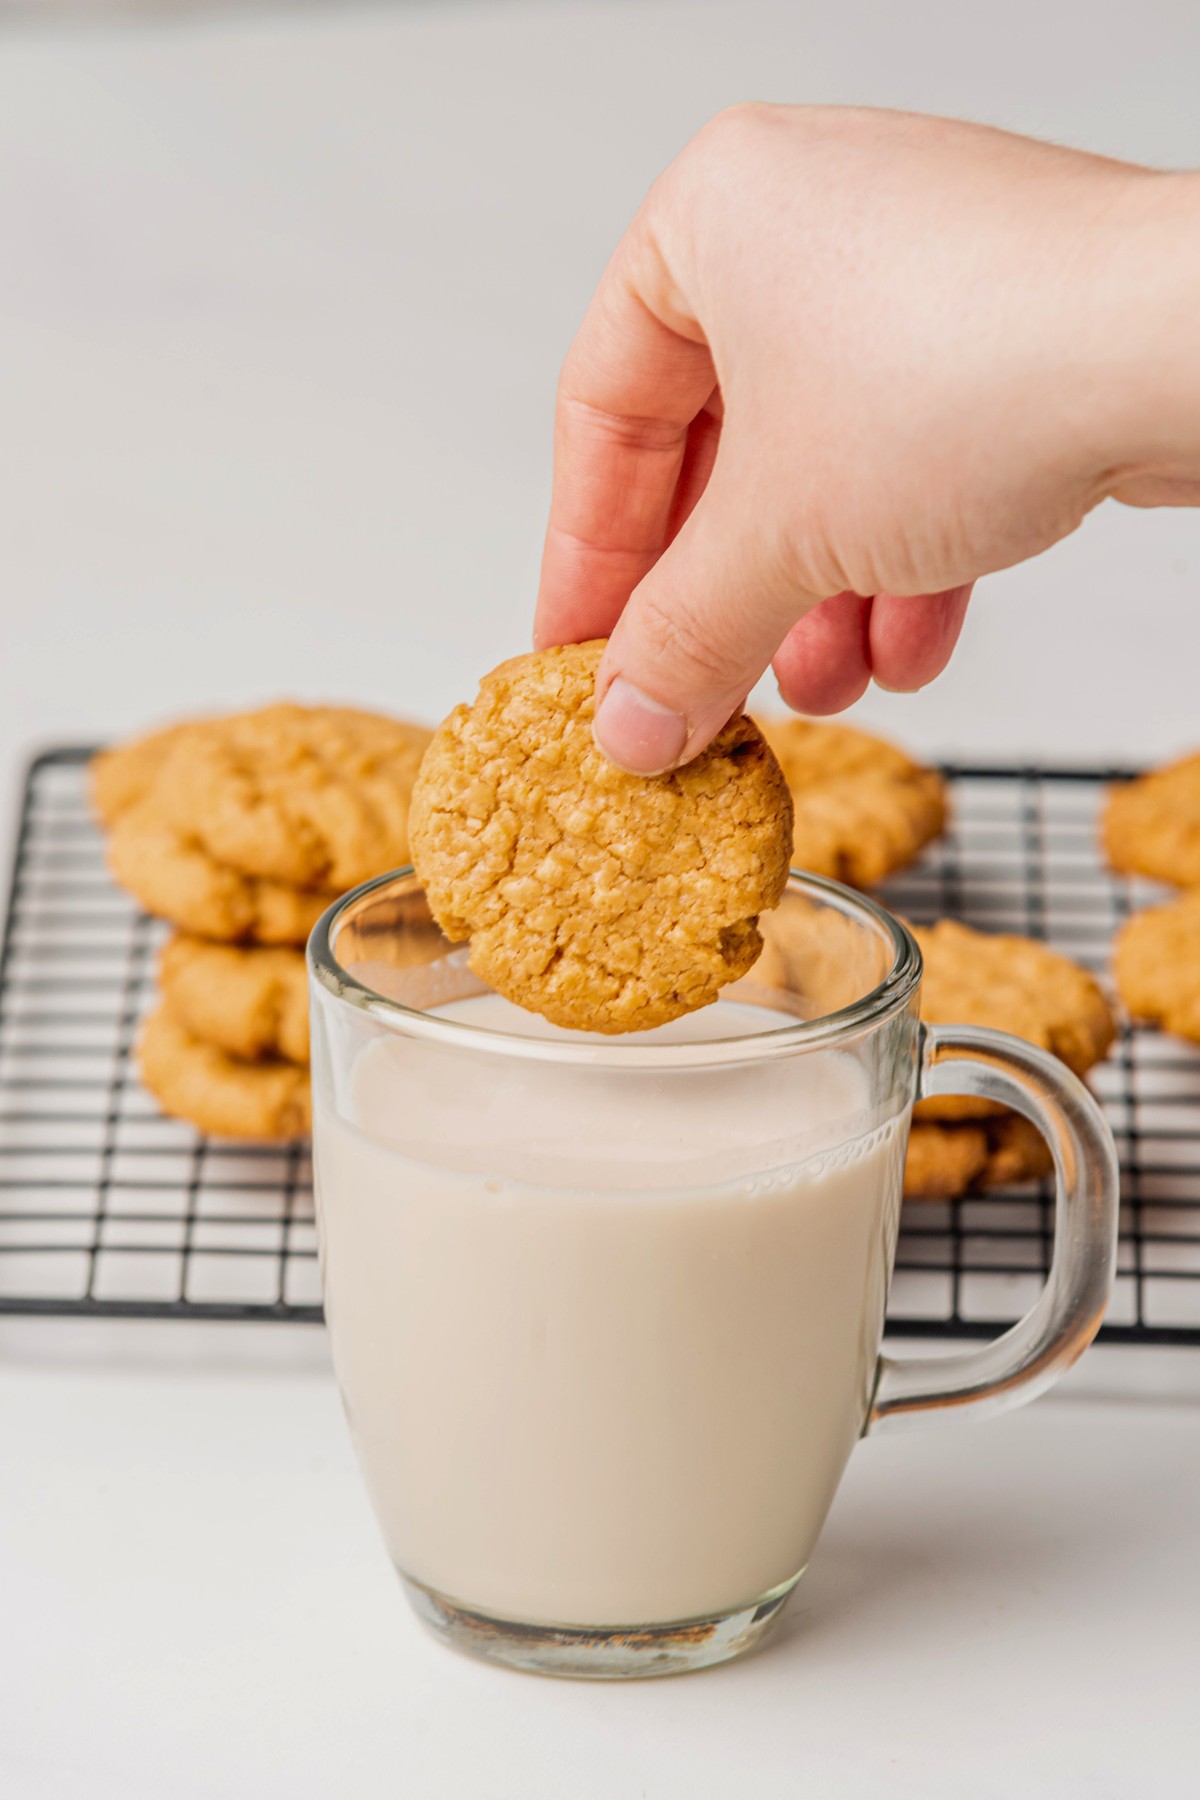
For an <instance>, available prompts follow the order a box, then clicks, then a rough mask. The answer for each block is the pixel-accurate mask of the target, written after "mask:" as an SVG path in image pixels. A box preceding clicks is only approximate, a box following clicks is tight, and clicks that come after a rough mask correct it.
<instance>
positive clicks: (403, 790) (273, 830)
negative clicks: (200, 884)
mask: <svg viewBox="0 0 1200 1800" xmlns="http://www.w3.org/2000/svg"><path fill="white" fill-rule="evenodd" d="M430 735H431V734H430V733H429V732H428V731H427V730H426V729H425V727H424V726H422V725H409V724H406V723H405V722H404V721H403V720H400V719H388V718H383V717H381V716H380V715H378V714H376V713H367V712H357V711H354V710H353V709H351V708H350V707H332V706H297V705H294V704H292V703H290V702H285V703H281V704H280V705H277V706H267V707H264V708H262V710H261V711H259V712H252V713H236V714H233V715H231V716H230V717H228V718H223V719H210V720H209V721H208V722H207V724H205V725H204V726H202V727H197V728H195V729H193V730H191V731H189V732H187V733H186V735H184V736H183V737H182V738H180V739H179V740H177V741H176V742H175V743H173V744H171V745H169V746H168V747H167V749H166V752H165V754H164V755H163V757H162V760H161V762H160V764H159V767H158V771H157V774H156V776H155V778H154V783H153V789H152V796H151V797H152V799H153V803H154V804H155V805H156V806H157V807H158V808H159V809H160V810H161V811H162V813H163V815H164V817H166V818H168V819H170V820H171V821H172V822H173V823H174V824H175V826H176V828H177V829H178V830H180V831H183V832H186V833H188V834H189V835H191V836H193V837H195V838H196V840H197V841H198V842H199V843H200V845H201V846H202V848H203V849H204V850H205V851H206V852H207V853H208V855H209V856H210V857H212V858H213V859H214V860H215V861H217V862H221V863H225V864H226V865H227V866H228V867H230V868H232V869H238V870H240V871H241V872H242V873H243V874H245V875H254V876H257V877H258V878H259V879H260V880H268V881H277V882H284V883H287V884H288V885H290V886H294V887H323V888H336V889H339V890H342V889H345V888H348V887H354V886H355V885H356V884H357V883H358V882H360V881H366V880H368V879H369V878H370V877H371V876H372V875H379V874H382V873H383V872H384V871H385V870H387V869H392V868H396V867H398V866H400V865H401V864H403V863H406V862H407V861H408V860H409V845H408V808H409V800H410V796H411V793H412V784H413V781H414V779H415V777H416V773H417V768H418V766H419V764H420V761H421V756H422V753H423V751H424V749H425V746H426V744H427V743H428V742H429V738H430Z"/></svg>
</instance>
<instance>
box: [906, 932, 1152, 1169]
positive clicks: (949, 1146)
mask: <svg viewBox="0 0 1200 1800" xmlns="http://www.w3.org/2000/svg"><path fill="white" fill-rule="evenodd" d="M913 936H914V937H915V938H916V940H917V943H918V944H919V945H920V948H921V955H922V956H923V958H924V961H925V976H924V980H923V982H922V984H921V1017H922V1019H924V1020H925V1022H926V1023H927V1024H930V1025H983V1026H988V1027H990V1028H991V1029H992V1030H993V1031H1007V1032H1010V1033H1011V1034H1012V1036H1013V1037H1019V1038H1024V1039H1025V1041H1026V1042H1027V1043H1030V1044H1036V1045H1037V1047H1038V1048H1039V1049H1040V1050H1048V1051H1049V1052H1050V1054H1051V1055H1053V1056H1057V1057H1058V1058H1059V1060H1060V1061H1061V1062H1064V1063H1065V1064H1066V1065H1067V1067H1068V1068H1069V1069H1070V1070H1071V1071H1072V1072H1073V1073H1074V1074H1076V1075H1080V1076H1082V1075H1085V1074H1086V1073H1087V1071H1088V1070H1089V1069H1090V1068H1092V1067H1093V1065H1094V1064H1095V1063H1098V1062H1099V1061H1100V1060H1101V1059H1102V1058H1103V1057H1104V1056H1106V1055H1107V1053H1108V1050H1109V1047H1110V1045H1111V1044H1112V1041H1113V1039H1114V1038H1115V1036H1116V1030H1117V1026H1116V1020H1115V1018H1114V1017H1113V1011H1112V1008H1111V1007H1110V1006H1109V1004H1108V1001H1107V1000H1106V999H1105V997H1104V995H1103V993H1102V992H1101V990H1100V988H1099V986H1098V984H1097V983H1096V982H1095V981H1094V980H1093V978H1092V976H1091V975H1089V974H1088V972H1087V970H1086V969H1081V968H1080V967H1079V965H1078V964H1077V963H1073V962H1071V961H1070V959H1069V958H1068V957H1065V956H1060V955H1059V954H1058V952H1057V951H1055V950H1051V949H1049V948H1048V947H1047V946H1046V945H1045V944H1041V943H1038V942H1037V941H1036V939H1033V938H1023V937H1013V936H999V935H998V936H994V937H993V936H992V935H990V934H989V933H986V932H981V931H973V930H971V928H970V927H969V926H967V925H960V924H959V923H958V922H957V920H954V919H942V920H940V921H939V922H938V923H937V924H936V925H924V926H915V927H913ZM1052 1166H1053V1165H1052V1162H1051V1157H1050V1151H1049V1148H1048V1146H1047V1144H1046V1141H1045V1139H1044V1138H1043V1137H1042V1135H1041V1133H1040V1132H1039V1131H1037V1130H1036V1129H1035V1127H1034V1126H1033V1125H1031V1124H1030V1122H1029V1120H1028V1119H1023V1118H1021V1117H1020V1116H1019V1115H1018V1114H1017V1113H1013V1112H1009V1111H1008V1110H1007V1109H1006V1108H1004V1107H1001V1106H998V1105H997V1104H996V1103H995V1101H992V1100H980V1099H978V1098H977V1097H975V1096H973V1095H966V1094H938V1095H936V1096H934V1097H932V1098H931V1099H928V1100H922V1101H920V1102H919V1103H918V1104H917V1107H916V1109H915V1111H914V1114H913V1125H912V1130H911V1132H910V1134H909V1140H908V1161H907V1163H906V1165H905V1170H904V1192H905V1194H906V1195H907V1196H908V1197H909V1198H911V1199H921V1200H955V1199H958V1198H959V1197H960V1196H961V1195H963V1194H968V1193H981V1192H985V1191H986V1190H987V1189H989V1188H997V1187H1009V1186H1011V1185H1012V1184H1014V1183H1016V1182H1020V1181H1030V1180H1033V1179H1034V1178H1035V1177H1037V1176H1041V1175H1048V1174H1049V1173H1050V1169H1051V1167H1052Z"/></svg>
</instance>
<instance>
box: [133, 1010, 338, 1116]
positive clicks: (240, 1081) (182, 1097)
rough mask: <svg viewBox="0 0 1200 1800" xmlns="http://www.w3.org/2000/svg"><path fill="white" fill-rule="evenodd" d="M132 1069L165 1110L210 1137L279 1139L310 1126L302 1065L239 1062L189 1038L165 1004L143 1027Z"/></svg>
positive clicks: (306, 1072)
mask: <svg viewBox="0 0 1200 1800" xmlns="http://www.w3.org/2000/svg"><path fill="white" fill-rule="evenodd" d="M138 1066H139V1069H140V1072H141V1077H142V1081H143V1083H144V1085H145V1086H146V1087H147V1088H148V1089H149V1090H150V1092H151V1093H152V1094H153V1095H154V1097H155V1099H156V1100H157V1101H158V1103H159V1105H160V1106H161V1107H162V1109H163V1111H164V1112H167V1113H170V1114H171V1116H172V1117H173V1118H176V1119H186V1120H187V1121H188V1122H189V1123H190V1124H192V1125H196V1126H198V1127H199V1128H200V1130H201V1131H209V1132H212V1133H213V1135H214V1136H217V1137H235V1138H255V1139H260V1140H261V1139H281V1138H294V1137H299V1136H300V1135H301V1133H303V1132H306V1131H307V1130H308V1129H309V1124H310V1121H311V1116H312V1104H311V1097H310V1088H309V1078H308V1070H307V1069H299V1068H297V1067H296V1066H295V1064H294V1063H286V1062H257V1063H248V1062H239V1061H238V1060H237V1058H236V1057H232V1056H230V1055H229V1054H228V1053H227V1052H226V1051H224V1050H218V1049H216V1047H215V1046H214V1045H212V1044H205V1043H202V1042H201V1041H200V1039H199V1038H196V1037H193V1036H192V1035H191V1033H190V1032H188V1031H185V1030H184V1028H183V1026H182V1025H177V1024H176V1022H175V1020H174V1019H172V1018H171V1016H170V1014H169V1013H168V1012H167V1011H166V1009H165V1007H160V1008H159V1010H158V1011H157V1012H155V1013H152V1014H151V1016H150V1017H149V1018H148V1019H147V1020H146V1023H145V1025H144V1026H143V1028H142V1035H141V1038H140V1040H139V1043H138Z"/></svg>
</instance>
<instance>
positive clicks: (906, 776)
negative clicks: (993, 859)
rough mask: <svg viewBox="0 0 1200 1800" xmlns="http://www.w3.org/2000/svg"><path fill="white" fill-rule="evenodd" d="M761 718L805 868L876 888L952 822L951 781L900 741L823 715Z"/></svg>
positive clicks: (796, 849) (796, 856)
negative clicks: (829, 720)
mask: <svg viewBox="0 0 1200 1800" xmlns="http://www.w3.org/2000/svg"><path fill="white" fill-rule="evenodd" d="M757 723H758V725H759V728H760V730H761V731H762V733H763V736H764V737H765V738H766V740H767V742H768V743H769V744H770V746H771V748H772V750H774V752H775V755H776V756H777V757H778V759H779V763H780V766H781V768H782V769H783V772H784V776H785V778H786V780H787V784H788V786H789V788H790V789H791V793H792V802H793V805H794V808H795V825H794V840H793V854H792V860H793V862H794V863H795V865H796V866H797V867H798V868H801V869H810V870H812V872H813V873H814V874H817V875H829V876H832V877H833V879H834V880H836V881H845V882H848V883H849V885H850V886H851V887H860V888H861V887H871V886H873V885H874V884H875V883H876V882H879V881H883V880H884V879H885V878H886V877H887V876H888V875H891V874H894V873H895V871H896V870H897V869H902V868H903V867H904V866H905V864H907V863H910V862H911V861H912V860H913V858H914V857H915V856H917V855H918V854H919V852H920V851H921V850H923V849H924V847H925V845H926V844H928V843H929V842H930V841H931V840H932V839H933V838H935V837H937V836H938V835H939V833H940V832H941V831H942V830H943V829H944V828H945V824H946V784H945V782H944V781H943V780H942V777H941V776H940V775H939V774H938V772H937V770H936V769H930V768H926V767H924V766H923V765H922V764H921V763H918V762H914V760H913V758H912V757H911V756H907V755H906V754H905V752H904V751H903V750H900V749H898V748H897V747H896V745H895V744H889V743H888V742H887V741H886V739H884V738H878V737H873V736H872V735H871V734H870V733H869V732H865V731H857V730H855V729H854V728H853V726H850V725H830V724H826V723H825V722H824V721H822V720H815V719H799V718H771V719H763V718H759V719H758V720H757Z"/></svg>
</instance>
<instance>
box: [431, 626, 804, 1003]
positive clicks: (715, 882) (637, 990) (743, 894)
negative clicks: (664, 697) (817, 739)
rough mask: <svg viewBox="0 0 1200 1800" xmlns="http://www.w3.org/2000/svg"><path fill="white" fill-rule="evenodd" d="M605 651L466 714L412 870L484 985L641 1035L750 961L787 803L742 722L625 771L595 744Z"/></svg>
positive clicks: (553, 667)
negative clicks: (650, 768) (596, 688)
mask: <svg viewBox="0 0 1200 1800" xmlns="http://www.w3.org/2000/svg"><path fill="white" fill-rule="evenodd" d="M603 647H604V646H603V644H602V643H601V642H599V641H593V642H591V643H587V644H572V645H568V646H566V647H565V648H561V649H555V650H543V651H539V652H537V653H536V654H535V655H532V656H522V657H517V658H515V659H514V660H513V661H511V662H507V663H502V664H501V666H500V667H499V668H498V669H495V670H494V671H493V672H492V673H491V674H490V675H488V676H485V678H484V680H483V682H482V683H481V684H480V689H479V695H478V698H477V699H476V701H475V702H474V704H473V705H472V706H459V707H456V708H455V710H454V711H453V712H452V713H451V714H450V716H449V718H448V719H447V720H446V721H445V723H444V724H443V725H442V726H441V727H440V729H439V730H438V732H437V733H436V735H435V737H434V740H433V743H432V744H431V745H430V747H429V749H428V751H427V752H426V755H425V761H424V763H423V765H422V768H421V774H420V777H419V779H418V781H417V785H416V788H415V790H414V792H413V803H412V845H413V860H414V862H415V863H416V867H417V870H418V873H419V874H420V876H421V879H422V881H423V882H424V885H425V891H426V895H427V897H428V900H429V905H430V908H431V910H432V912H433V915H434V917H435V918H436V919H437V921H438V923H439V924H440V925H441V927H442V930H443V931H444V932H445V933H446V935H447V936H448V937H449V938H451V939H452V940H454V941H460V940H462V939H464V938H469V939H470V941H471V949H470V965H471V968H472V969H473V970H474V971H475V973H476V974H477V975H478V976H479V977H480V979H481V980H484V981H486V982H488V983H490V985H491V986H492V987H494V988H496V989H497V990H498V991H499V992H500V993H502V994H505V995H506V996H507V997H508V998H509V999H510V1000H513V1001H515V1002H516V1003H517V1004H518V1005H520V1006H524V1007H527V1008H529V1010H531V1011H533V1012H539V1013H541V1014H542V1015H543V1016H544V1017H545V1018H547V1019H550V1020H551V1021H552V1022H553V1023H554V1024H556V1025H564V1026H569V1027H575V1028H577V1029H581V1030H585V1031H603V1032H623V1031H640V1030H644V1029H646V1028H648V1027H650V1026H652V1025H659V1024H662V1023H664V1022H665V1021H666V1020H668V1019H674V1018H678V1017H679V1015H680V1014H682V1013H686V1012H690V1011H692V1010H693V1009H694V1008H696V1007H699V1006H705V1005H707V1004H708V1003H709V1002H710V1001H712V1000H715V999H716V997H717V995H718V993H719V991H720V989H721V987H722V986H723V985H724V984H725V983H726V982H729V981H733V980H735V979H736V978H737V977H738V976H739V975H744V974H745V973H746V971H747V970H748V969H749V968H750V966H751V964H752V963H753V962H754V960H755V958H756V957H757V955H758V953H759V951H760V949H761V948H762V939H761V937H760V936H759V932H758V925H757V918H758V914H759V913H760V912H762V911H765V910H766V909H767V908H769V907H772V906H774V905H775V903H776V901H777V900H778V899H779V897H780V895H781V894H782V892H783V888H784V883H785V882H786V879H787V866H788V856H789V851H790V846H791V830H792V814H791V802H790V800H789V797H788V791H787V785H786V783H785V781H784V779H783V776H782V774H781V772H780V769H779V765H778V764H777V763H776V761H775V758H774V757H773V756H772V755H771V753H770V751H769V750H768V748H767V746H766V744H765V742H764V741H763V738H762V735H761V733H760V732H759V731H758V729H757V727H756V726H755V725H754V724H753V723H752V722H751V721H750V720H749V719H747V718H744V717H739V718H736V719H733V720H731V721H730V723H729V724H728V725H727V726H726V727H725V729H724V730H723V731H722V732H721V733H720V735H719V736H718V737H717V738H716V739H715V741H714V742H713V743H712V745H710V747H709V748H708V749H707V750H706V751H705V752H704V753H703V755H701V756H699V757H697V758H696V760H695V761H694V762H692V763H689V764H688V766H687V767H686V768H684V769H680V770H678V771H676V772H675V773H673V774H668V775H660V776H651V777H646V776H636V775H626V774H624V773H623V772H622V771H621V770H619V769H616V768H614V767H613V765H612V764H611V763H610V762H608V761H607V760H606V758H605V757H603V756H602V755H601V753H600V752H599V750H598V749H597V748H596V746H595V744H594V743H593V740H592V715H593V700H592V686H593V682H594V680H595V674H596V668H597V665H598V663H599V661H600V654H601V651H602V650H603Z"/></svg>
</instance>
